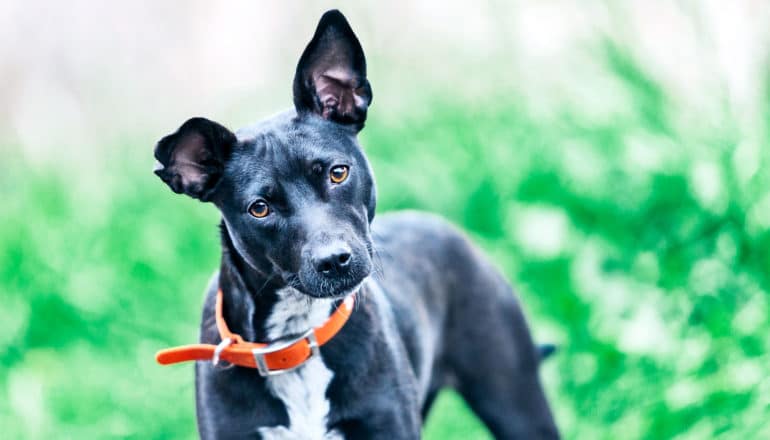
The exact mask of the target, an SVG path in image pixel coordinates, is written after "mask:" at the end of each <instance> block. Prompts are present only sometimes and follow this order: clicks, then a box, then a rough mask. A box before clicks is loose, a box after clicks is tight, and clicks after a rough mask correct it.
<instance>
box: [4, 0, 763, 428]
mask: <svg viewBox="0 0 770 440" xmlns="http://www.w3.org/2000/svg"><path fill="white" fill-rule="evenodd" d="M330 7H339V8H340V9H342V11H343V12H344V13H345V14H346V15H347V16H348V18H349V20H350V21H351V23H352V25H353V27H354V29H355V30H356V32H357V33H358V35H359V37H360V39H361V41H362V43H363V46H364V48H365V51H366V53H367V56H368V59H369V69H370V70H369V74H370V75H369V77H370V80H371V82H372V84H373V89H374V102H373V106H372V107H371V111H370V116H369V121H368V123H367V127H366V129H365V130H364V131H363V133H362V135H361V136H362V143H363V145H364V146H365V148H366V151H367V153H368V155H369V157H370V159H371V161H372V164H373V167H374V170H375V173H376V175H377V178H378V182H379V207H378V208H379V212H385V211H392V210H397V209H402V208H417V209H423V210H428V211H432V212H435V213H439V214H441V215H443V216H445V217H447V218H449V219H451V220H452V221H453V222H455V223H457V224H459V225H461V226H462V227H463V229H465V230H466V231H467V232H468V233H469V234H470V235H471V236H472V237H473V239H474V240H475V241H476V242H477V243H478V244H479V245H480V246H481V247H483V248H484V249H485V250H486V252H487V253H488V254H489V255H491V256H492V258H493V259H494V261H495V263H496V264H497V265H498V266H499V267H500V268H501V269H502V270H503V271H504V272H505V273H506V275H507V276H508V278H509V279H510V280H511V281H512V282H513V283H514V285H515V286H516V288H517V290H518V294H519V295H520V297H521V298H522V301H523V303H524V306H525V309H526V311H527V314H528V316H529V320H530V322H531V325H532V329H533V332H534V334H535V336H536V338H537V339H538V340H540V341H548V342H554V343H556V344H557V345H558V346H559V347H560V348H559V351H558V354H556V355H555V356H554V357H553V358H551V359H549V360H548V362H547V363H545V365H544V366H543V369H542V378H543V382H544V384H545V387H546V389H547V393H548V395H549V398H550V401H551V402H552V405H553V408H554V411H555V415H556V418H557V421H558V424H559V426H560V427H561V429H562V431H563V433H564V436H565V438H582V439H586V438H588V439H602V438H607V439H617V438H624V439H633V438H656V439H663V438H665V439H669V438H676V439H707V438H770V422H768V421H769V420H770V381H769V380H768V377H770V358H769V357H768V355H767V352H768V348H770V331H768V330H770V322H768V317H767V312H768V292H770V232H769V231H768V228H769V227H770V168H768V162H769V161H770V153H768V141H769V140H770V51H769V50H768V49H770V5H768V4H767V3H766V2H763V1H736V2H724V1H678V2H669V1H644V2H641V1H638V2H636V1H629V2H621V1H609V0H608V1H586V2H572V1H555V0H547V1H534V0H532V1H523V0H520V1H513V2H508V1H505V2H503V1H499V2H494V1H490V2H473V3H454V2H446V1H442V2H422V1H407V0H404V1H390V2H376V3H375V2H356V1H344V2H335V3H333V4H332V3H330V2H312V3H311V2H299V1H296V2H277V1H276V2H246V1H233V2H227V3H214V2H209V1H162V2H136V1H132V2H127V1H126V2H94V1H83V0H76V1H69V2H38V1H23V0H5V1H3V2H0V426H2V434H0V436H2V437H3V438H6V439H11V438H33V439H34V438H142V439H147V438H193V437H194V436H195V422H194V406H193V381H192V374H193V373H192V366H190V365H183V366H173V367H160V366H157V365H156V364H155V363H154V360H153V354H154V352H155V351H156V350H157V349H160V348H163V347H167V346H169V345H177V344H183V343H189V342H192V341H194V340H195V338H196V335H197V330H196V328H197V322H198V319H199V314H200V306H201V301H202V290H203V287H204V285H205V283H206V280H207V279H208V277H209V276H210V274H211V272H212V271H213V270H214V269H215V267H216V266H217V263H218V236H217V228H216V225H217V223H218V216H217V212H216V210H215V208H213V207H212V206H209V205H205V204H201V203H198V202H195V201H193V200H190V199H187V198H185V197H181V196H177V195H174V194H172V193H171V192H170V191H169V190H168V189H167V188H166V187H165V185H163V184H162V183H161V182H160V181H159V180H158V179H157V178H156V177H155V176H154V175H153V174H152V172H151V170H152V167H153V164H154V160H153V158H152V147H153V145H154V143H155V141H156V140H157V139H159V138H160V137H161V136H163V135H165V134H167V133H169V132H171V131H173V130H175V129H176V128H177V127H178V126H179V125H180V124H181V123H182V122H183V121H184V120H186V119H187V118H188V117H190V116H194V115H201V116H206V117H209V118H211V119H214V120H217V121H220V122H222V123H224V124H225V125H228V126H230V127H231V128H237V127H239V126H242V125H245V124H248V123H251V122H254V121H256V120H259V119H260V118H263V117H265V116H267V115H270V114H272V113H274V112H276V111H278V110H281V109H284V108H286V107H288V106H289V105H290V103H291V95H290V91H291V87H290V83H291V78H292V75H293V71H294V67H295V63H296V61H297V59H298V57H299V54H300V53H301V51H302V49H303V47H304V45H305V44H306V42H307V41H308V40H309V38H310V36H311V35H312V32H313V30H314V27H315V24H316V21H317V20H318V18H319V17H320V15H321V13H322V12H323V11H324V10H326V9H328V8H330ZM459 349H461V347H460V348H459ZM488 437H489V435H488V433H486V431H485V430H484V428H483V427H482V426H481V425H480V424H479V422H478V421H477V420H476V419H475V418H474V416H473V415H471V413H470V412H469V411H468V410H467V408H466V406H465V404H464V403H463V402H462V401H461V400H460V399H459V397H457V395H456V394H454V393H452V392H451V391H447V392H446V393H444V394H443V395H442V396H441V398H440V400H439V402H438V404H437V405H436V407H435V408H434V410H433V412H432V414H431V415H430V417H429V420H428V423H427V426H426V428H425V438H427V439H484V438H488Z"/></svg>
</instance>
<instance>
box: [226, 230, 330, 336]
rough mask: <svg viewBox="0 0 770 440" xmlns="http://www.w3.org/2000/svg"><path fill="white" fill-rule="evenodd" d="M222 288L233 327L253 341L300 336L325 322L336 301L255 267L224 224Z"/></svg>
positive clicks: (231, 328) (231, 327)
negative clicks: (314, 295) (310, 293)
mask: <svg viewBox="0 0 770 440" xmlns="http://www.w3.org/2000/svg"><path fill="white" fill-rule="evenodd" d="M219 288H220V289H222V292H223V294H224V298H223V300H224V307H223V314H224V317H225V321H226V322H227V324H228V326H229V327H230V330H231V331H233V332H234V333H237V334H240V335H241V336H242V337H243V338H245V339H247V340H249V341H253V342H273V341H275V340H278V339H281V338H284V337H291V336H297V335H299V334H301V333H304V332H305V331H307V330H308V329H310V328H312V327H316V326H318V325H321V324H323V322H324V321H325V320H326V319H327V318H328V317H329V315H330V313H331V311H332V307H333V305H334V303H335V300H332V299H316V298H311V297H309V296H307V295H304V294H302V293H301V292H299V291H297V290H295V289H293V288H291V287H288V286H286V285H285V284H284V283H283V282H282V280H280V279H277V277H271V275H270V274H266V273H262V272H260V271H258V270H256V269H254V268H253V267H251V266H250V265H249V264H248V263H247V262H246V261H245V260H244V259H243V257H241V255H240V254H239V253H238V251H237V250H236V249H235V247H234V245H233V243H232V241H231V240H230V235H229V233H228V232H227V230H226V227H225V226H224V225H223V226H222V261H221V264H220V270H219Z"/></svg>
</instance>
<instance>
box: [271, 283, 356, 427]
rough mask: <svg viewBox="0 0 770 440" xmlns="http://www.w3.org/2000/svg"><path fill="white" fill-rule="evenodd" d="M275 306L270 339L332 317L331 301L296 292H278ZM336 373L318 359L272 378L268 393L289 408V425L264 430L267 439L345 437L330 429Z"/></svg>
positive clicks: (296, 331) (304, 328)
mask: <svg viewBox="0 0 770 440" xmlns="http://www.w3.org/2000/svg"><path fill="white" fill-rule="evenodd" d="M279 297H280V298H281V300H280V301H279V302H278V303H276V305H275V306H274V307H273V310H272V311H271V314H270V317H269V318H268V319H267V321H266V330H267V333H268V336H269V337H270V338H271V339H273V338H277V337H280V336H283V335H287V334H297V333H302V332H304V331H306V330H308V329H310V328H312V327H317V326H319V325H321V324H323V322H324V321H325V320H326V319H327V318H328V317H329V311H330V307H331V301H327V300H316V299H312V300H311V299H309V298H308V297H307V296H305V295H303V294H302V293H300V292H297V291H296V290H293V289H289V288H286V289H282V290H281V291H279ZM333 377H334V373H333V372H332V370H330V369H329V368H327V367H326V365H325V364H324V362H323V359H321V358H320V357H315V358H312V359H309V360H308V361H307V362H306V363H305V364H304V365H302V366H301V367H299V368H297V369H296V370H294V371H290V372H287V373H283V374H279V375H276V376H271V377H269V378H268V379H267V387H268V390H269V391H270V392H271V393H272V394H273V395H274V396H275V397H277V398H278V399H280V400H281V401H282V402H283V404H284V406H285V407H286V413H287V414H288V416H289V426H275V427H263V428H260V429H259V433H260V434H261V435H262V438H264V439H292V440H293V439H296V440H300V439H302V440H337V439H342V438H343V436H342V434H341V433H340V432H338V431H336V430H331V431H329V430H327V417H328V415H329V409H330V405H329V400H328V399H327V398H326V389H327V388H328V387H329V383H331V380H332V378H333Z"/></svg>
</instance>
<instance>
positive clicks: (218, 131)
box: [155, 118, 236, 201]
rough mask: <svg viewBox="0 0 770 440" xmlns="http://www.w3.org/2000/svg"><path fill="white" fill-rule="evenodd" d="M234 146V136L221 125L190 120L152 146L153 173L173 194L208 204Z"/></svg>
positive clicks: (194, 119)
mask: <svg viewBox="0 0 770 440" xmlns="http://www.w3.org/2000/svg"><path fill="white" fill-rule="evenodd" d="M235 143H236V139H235V135H234V134H233V133H232V132H231V131H230V130H228V129H227V128H225V127H223V126H222V125H220V124H217V123H216V122H213V121H209V120H208V119H205V118H192V119H189V120H188V121H187V122H185V123H184V124H182V126H181V127H179V130H177V131H176V133H172V134H170V135H168V136H166V137H164V138H163V139H161V140H160V141H159V142H158V144H157V145H156V146H155V158H156V159H158V164H157V165H156V168H155V174H157V175H158V177H160V178H161V179H163V181H164V182H166V184H168V186H169V187H171V189H172V190H174V192H176V193H179V194H182V193H184V194H187V195H188V196H190V197H194V198H196V199H200V200H202V201H207V200H209V197H210V196H211V194H212V193H213V190H214V188H215V187H216V185H217V183H218V182H219V179H220V177H222V172H223V170H224V165H225V161H226V160H227V158H228V157H229V156H230V152H231V151H232V148H233V146H234V145H235Z"/></svg>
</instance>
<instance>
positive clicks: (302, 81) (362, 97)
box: [294, 9, 372, 130]
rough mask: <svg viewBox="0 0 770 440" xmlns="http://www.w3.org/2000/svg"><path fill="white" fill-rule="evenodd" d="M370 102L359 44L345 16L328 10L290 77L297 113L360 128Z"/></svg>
mask: <svg viewBox="0 0 770 440" xmlns="http://www.w3.org/2000/svg"><path fill="white" fill-rule="evenodd" d="M371 102H372V88H371V86H370V85H369V81H368V80H367V79H366V60H365V59H364V51H363V49H362V48H361V43H359V42H358V38H356V35H355V34H354V33H353V29H351V28H350V25H349V24H348V21H347V20H346V19H345V16H344V15H342V13H341V12H340V11H338V10H336V9H335V10H331V11H329V12H327V13H325V14H324V15H323V17H321V21H320V22H319V23H318V28H316V31H315V35H313V39H312V40H311V41H310V43H309V44H308V45H307V47H306V48H305V51H304V52H303V53H302V57H300V59H299V63H298V64H297V72H296V74H295V75H294V106H295V107H296V109H297V113H299V114H302V113H306V112H313V113H316V114H318V115H320V116H321V117H323V118H324V119H328V120H331V121H335V122H338V123H340V124H344V125H350V126H352V127H354V128H355V129H356V130H360V129H361V128H363V126H364V121H365V120H366V110H367V108H368V107H369V104H371Z"/></svg>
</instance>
